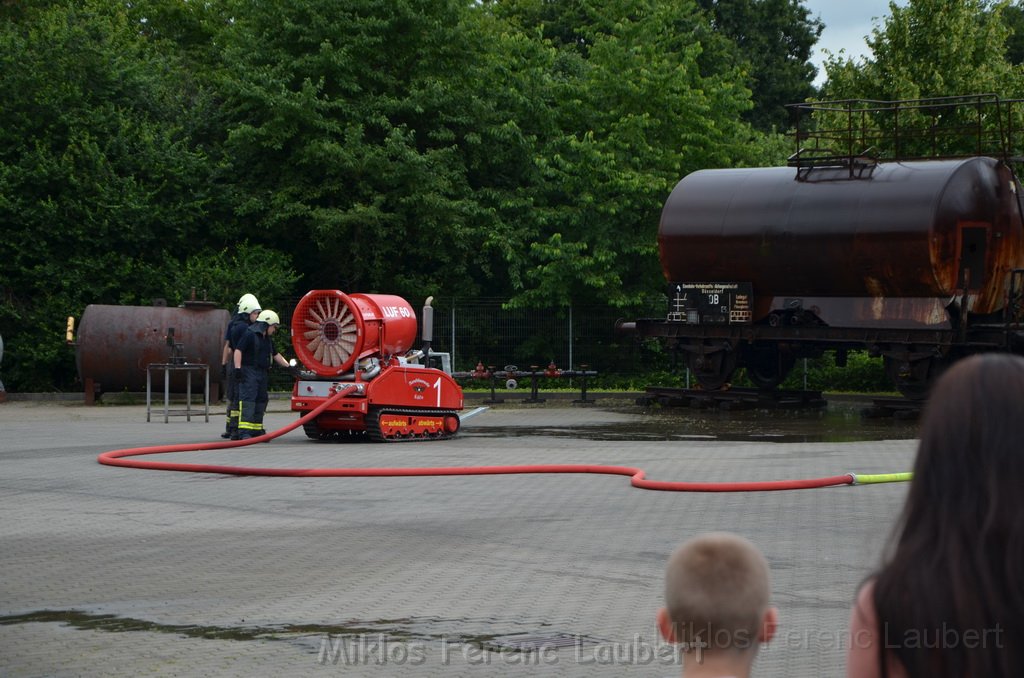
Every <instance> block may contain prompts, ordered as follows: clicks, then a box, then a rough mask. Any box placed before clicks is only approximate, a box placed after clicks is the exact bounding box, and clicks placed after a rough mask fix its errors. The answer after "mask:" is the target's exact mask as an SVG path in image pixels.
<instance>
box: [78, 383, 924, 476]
mask: <svg viewBox="0 0 1024 678" xmlns="http://www.w3.org/2000/svg"><path fill="white" fill-rule="evenodd" d="M354 390H355V386H346V387H345V388H342V389H341V390H339V391H338V392H337V393H336V394H335V395H333V396H331V397H330V398H329V399H327V400H326V401H325V402H324V403H323V404H322V405H320V406H319V407H317V408H316V409H314V410H312V411H311V412H309V413H308V414H306V415H304V416H303V417H301V418H299V419H297V420H295V421H294V422H292V423H291V424H288V425H287V426H285V427H284V428H281V429H278V430H277V431H272V432H270V433H267V434H265V435H262V436H259V437H258V438H250V439H248V440H232V441H226V442H216V443H187V444H181V445H157V446H155V447H134V448H127V449H123V450H111V451H109V452H104V453H103V454H101V455H99V457H97V459H96V460H97V461H98V462H99V463H101V464H106V465H108V466H124V467H127V468H141V469H151V470H158V471H185V472H190V473H221V474H225V475H237V476H284V477H291V478H296V477H301V478H327V477H333V478H367V477H377V478H379V477H397V476H475V475H510V474H514V473H604V474H608V475H619V476H630V484H631V485H632V486H633V487H637V488H640V489H644V490H662V491H667V492H765V491H771V490H805V489H812V488H818V487H833V486H838V485H854V484H857V482H858V478H857V476H856V475H855V474H853V473H844V474H843V475H838V476H829V477H826V478H808V479H803V480H765V481H750V482H732V483H693V482H670V481H658V480H647V479H646V478H644V475H645V474H644V471H643V469H639V468H635V467H632V466H604V465H599V464H540V465H529V466H442V467H437V468H263V467H252V466H218V465H215V464H176V463H171V462H165V461H142V460H138V459H126V458H125V457H138V456H143V455H147V454H166V453H169V452H192V451H201V450H222V449H226V448H232V447H241V446H244V445H252V444H255V443H263V442H267V441H270V440H273V439H274V438H277V437H278V436H282V435H284V434H285V433H288V432H289V431H292V430H294V429H296V428H298V427H299V426H300V425H301V424H302V423H304V422H306V421H308V420H310V419H313V418H315V417H316V416H317V415H318V414H320V412H321V411H323V410H324V409H326V408H327V407H329V406H330V405H331V404H332V403H334V401H336V400H339V399H340V398H344V397H345V396H346V395H348V394H349V393H351V392H352V391H354ZM889 475H891V476H892V478H886V477H883V476H871V478H874V480H873V481H872V482H876V483H877V482H895V481H901V480H908V479H909V477H908V474H889ZM897 476H898V477H897ZM880 478H885V479H880Z"/></svg>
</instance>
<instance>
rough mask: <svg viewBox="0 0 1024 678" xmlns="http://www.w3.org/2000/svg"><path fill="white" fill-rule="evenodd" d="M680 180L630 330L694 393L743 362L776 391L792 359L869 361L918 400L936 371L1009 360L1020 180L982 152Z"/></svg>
mask: <svg viewBox="0 0 1024 678" xmlns="http://www.w3.org/2000/svg"><path fill="white" fill-rule="evenodd" d="M844 160H845V162H838V163H828V164H826V165H824V166H813V167H810V168H807V167H805V168H799V167H797V168H794V167H774V168H755V169H723V170H703V171H698V172H694V173H692V174H690V175H688V176H686V177H685V178H683V179H682V180H681V181H680V182H679V183H678V184H677V185H676V187H675V189H674V190H673V191H672V193H671V195H670V196H669V197H668V199H667V201H666V203H665V205H664V209H663V211H662V215H661V221H660V225H659V230H658V245H659V253H660V259H661V265H662V269H663V272H664V275H665V278H666V281H667V282H668V294H669V309H668V313H667V315H666V317H665V318H664V319H642V320H638V321H636V323H635V325H634V327H633V329H635V330H636V332H637V333H638V334H639V335H640V336H641V337H658V338H661V339H663V340H665V341H666V342H667V343H668V345H669V346H670V347H671V348H673V349H675V350H678V351H680V352H681V353H682V354H683V355H684V357H685V361H686V364H687V366H688V367H689V369H690V370H691V371H692V372H693V373H694V375H695V377H696V379H697V381H698V382H699V383H700V384H701V386H702V387H703V388H705V389H708V390H715V389H720V388H722V387H723V386H725V385H726V384H727V383H728V382H729V381H730V379H732V377H733V374H734V372H735V371H736V370H737V369H740V368H745V369H746V372H747V374H748V376H749V378H750V380H751V381H752V382H753V383H754V384H755V385H757V386H758V387H760V388H763V389H771V388H774V387H775V386H777V385H778V384H779V383H781V382H782V380H783V379H784V378H785V377H786V375H787V373H788V372H789V371H790V370H791V369H792V367H793V366H794V364H795V361H796V360H797V359H798V358H800V357H815V356H819V355H821V354H822V353H823V352H825V351H828V350H832V351H835V352H836V357H837V361H836V362H837V364H840V365H842V364H844V363H845V356H846V352H847V351H849V350H856V349H866V350H868V351H870V352H871V354H873V355H876V356H881V357H882V358H883V359H884V361H885V366H886V370H887V372H888V374H889V376H890V377H891V378H892V379H893V381H894V383H895V385H896V386H897V388H898V389H899V390H900V391H901V392H902V393H903V394H904V395H905V396H907V397H909V398H915V399H920V398H924V397H925V396H926V395H927V391H928V387H929V385H930V383H931V382H932V381H933V379H934V378H935V376H937V375H938V374H939V373H940V372H941V371H942V370H943V369H944V368H945V367H946V366H948V365H949V364H950V363H951V362H953V361H955V360H957V359H959V358H961V357H963V356H965V355H968V354H971V353H976V352H983V351H993V350H1003V351H1014V352H1021V350H1022V348H1024V341H1022V337H1024V334H1022V326H1021V324H1020V317H1019V307H1020V304H1019V298H1020V291H1021V271H1020V270H1019V269H1020V268H1021V267H1022V266H1024V224H1022V220H1021V209H1020V199H1021V196H1020V191H1021V186H1020V184H1019V182H1018V181H1017V179H1016V177H1015V175H1014V173H1013V171H1012V170H1011V168H1010V167H1009V166H1008V165H1007V164H1005V163H1004V162H1002V161H1000V160H998V159H996V158H993V157H969V158H959V159H945V160H942V159H931V160H919V161H906V162H864V163H862V164H857V162H856V161H855V159H853V158H849V159H844Z"/></svg>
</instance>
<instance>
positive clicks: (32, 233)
mask: <svg viewBox="0 0 1024 678" xmlns="http://www.w3.org/2000/svg"><path fill="white" fill-rule="evenodd" d="M20 10H21V11H20V12H19V13H18V15H17V16H13V17H9V18H8V19H7V20H4V21H3V22H0V88H2V89H3V91H4V96H3V98H2V100H0V119H3V121H4V124H3V125H2V126H0V231H2V232H3V238H0V261H3V262H4V266H2V267H0V328H2V330H0V331H3V333H4V338H5V342H6V345H7V358H8V359H7V360H6V361H5V367H4V373H5V376H6V377H7V381H8V384H9V385H10V386H11V387H12V388H15V389H25V388H40V387H48V386H50V385H52V384H68V383H70V381H71V379H72V375H73V367H72V366H73V360H72V355H71V352H70V351H69V350H68V348H67V347H66V346H64V343H63V340H64V325H65V318H66V317H67V316H69V315H78V314H79V313H81V311H82V310H83V309H84V307H85V306H86V305H87V304H89V303H134V302H137V301H139V300H148V299H150V298H152V297H155V296H162V297H173V296H174V294H172V293H171V292H172V291H171V290H167V289H166V280H167V278H168V277H169V276H168V274H169V272H170V271H173V270H175V269H176V268H177V267H178V266H179V265H180V262H181V261H182V260H183V259H184V254H185V253H186V252H187V251H189V249H190V248H191V247H192V246H193V245H194V243H196V242H201V241H202V239H203V237H204V234H205V232H206V229H205V228H204V226H205V225H204V218H203V216H204V210H205V208H206V205H207V204H208V202H209V200H210V193H209V191H208V190H206V186H207V182H206V181H205V178H206V176H207V174H208V172H207V165H206V162H205V156H204V154H203V152H202V151H201V150H200V149H197V148H196V147H195V146H194V145H193V144H192V143H191V140H190V138H189V132H188V127H187V125H186V124H184V123H183V119H187V116H183V115H182V111H184V110H186V109H188V108H189V106H190V104H191V103H193V102H192V101H191V100H189V99H186V98H185V97H184V92H183V90H182V88H181V87H180V82H179V81H177V80H176V78H175V73H176V65H175V61H174V58H173V55H168V54H165V53H162V52H160V51H158V50H155V49H153V48H152V45H151V44H150V43H149V42H148V41H147V40H146V38H145V37H144V36H142V35H141V34H140V32H139V25H138V23H137V22H136V20H135V19H134V18H133V17H132V16H130V14H129V12H128V11H127V10H126V3H118V2H111V1H102V0H84V1H82V2H67V3H62V2H51V3H36V4H33V5H26V6H25V7H22V8H20Z"/></svg>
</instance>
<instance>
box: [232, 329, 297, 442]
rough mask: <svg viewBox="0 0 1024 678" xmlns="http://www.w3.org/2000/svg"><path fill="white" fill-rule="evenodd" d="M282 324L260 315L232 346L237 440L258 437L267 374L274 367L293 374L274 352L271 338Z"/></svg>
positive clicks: (265, 401) (261, 429)
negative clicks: (238, 408) (236, 393)
mask: <svg viewBox="0 0 1024 678" xmlns="http://www.w3.org/2000/svg"><path fill="white" fill-rule="evenodd" d="M280 324H281V320H280V318H278V317H277V313H274V312H273V311H270V310H264V311H260V313H259V315H258V316H257V317H256V322H254V323H253V324H252V325H250V326H249V328H248V329H247V330H246V331H245V332H243V333H242V336H241V338H240V339H239V340H238V344H237V345H236V346H235V354H234V358H235V362H234V364H235V370H234V371H235V380H236V381H237V382H238V399H239V401H240V405H241V414H240V416H239V418H238V440H246V439H248V438H255V437H257V436H261V435H263V434H264V433H266V431H265V430H264V429H263V415H264V414H265V413H266V411H267V401H268V400H269V395H268V394H267V376H268V375H267V371H268V370H269V369H270V366H271V365H272V364H273V363H277V364H278V365H280V366H281V367H284V368H285V369H288V370H290V371H292V372H295V370H294V369H293V368H292V367H291V366H290V365H289V364H288V361H287V360H285V359H284V356H283V355H281V354H280V353H278V352H277V349H275V348H274V342H273V339H272V337H273V336H274V333H275V332H276V331H277V328H278V326H279V325H280Z"/></svg>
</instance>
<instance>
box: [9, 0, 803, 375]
mask: <svg viewBox="0 0 1024 678" xmlns="http://www.w3.org/2000/svg"><path fill="white" fill-rule="evenodd" d="M776 1H777V0H761V2H763V3H765V4H766V6H767V5H768V4H771V3H773V2H776ZM787 2H788V0H787ZM755 4H758V3H756V2H755ZM787 6H788V7H790V8H791V9H792V8H794V7H795V6H796V5H794V4H793V3H791V2H789V3H788V5H787ZM552 13H553V14H552ZM787 16H789V15H787ZM793 16H794V17H796V16H797V15H796V14H794V15H793ZM773 25H774V24H773ZM805 28H806V26H804V27H800V26H796V27H794V31H796V32H797V33H799V32H800V31H802V30H804V29H805ZM772 30H775V29H774V28H773V29H772ZM734 37H735V36H733V37H730V38H729V39H726V38H725V37H723V35H722V34H720V33H716V32H715V28H714V26H713V25H712V23H711V22H710V19H709V15H708V14H707V13H706V12H704V11H702V10H701V8H700V7H699V6H698V4H697V2H696V0H683V1H681V2H679V1H677V2H669V1H668V0H642V1H641V2H627V1H626V0H579V1H578V2H571V3H547V2H541V1H540V0H500V1H499V0H491V1H485V2H477V3H469V2H465V1H464V0H437V1H435V0H387V1H385V0H345V1H343V2H338V1H336V0H294V1H293V2H288V3H266V2H258V1H256V0H206V1H204V2H181V1H180V0H133V1H132V2H124V1H123V0H81V1H79V0H75V1H72V0H27V1H25V2H19V3H10V2H7V3H2V4H0V87H3V91H4V93H5V96H4V98H3V99H2V100H0V116H2V119H3V120H4V125H3V127H2V128H0V141H2V143H0V228H2V229H3V236H4V237H3V238H0V260H2V261H3V262H4V266H3V267H0V331H2V332H3V333H4V339H5V341H6V347H7V358H8V359H7V361H6V362H5V365H4V370H5V371H4V376H5V381H6V382H7V384H8V385H9V386H10V387H11V388H15V389H37V388H47V387H48V386H52V385H59V386H61V387H66V386H68V385H70V384H71V383H72V382H73V364H72V363H73V360H72V356H71V352H70V351H69V350H68V348H67V347H66V346H64V344H63V335H64V323H65V320H64V319H65V318H66V317H67V316H69V315H77V314H79V313H80V312H81V311H82V310H83V309H84V307H85V305H87V304H89V303H114V304H138V303H148V301H149V300H150V299H152V298H154V297H164V298H167V299H169V300H181V299H183V298H185V297H187V296H190V290H192V289H193V288H195V289H196V290H197V293H199V294H201V293H202V292H205V293H206V296H208V297H209V298H210V299H212V300H215V301H217V302H219V303H223V304H224V306H225V307H229V306H230V305H231V304H233V303H234V300H235V299H237V297H238V295H239V294H240V292H242V291H252V292H254V293H256V294H258V295H259V296H260V299H261V300H264V298H265V297H266V298H270V299H274V298H277V299H280V300H282V301H283V300H285V299H289V298H292V297H294V296H296V295H298V294H301V293H302V292H303V291H305V289H309V288H313V287H337V288H341V289H345V290H348V291H370V292H373V291H379V292H388V293H395V294H400V295H404V296H411V297H415V298H422V297H423V296H426V295H427V294H448V295H459V296H473V295H487V296H501V297H503V298H511V299H512V304H513V305H517V306H522V307H529V306H534V307H538V306H544V307H549V306H559V305H565V304H567V303H568V301H569V300H570V299H573V300H575V301H577V302H580V303H598V304H604V305H615V306H622V305H626V304H629V303H631V302H633V301H636V300H637V299H639V298H641V297H642V296H644V295H647V294H649V293H650V292H651V290H652V289H657V288H658V287H659V286H660V284H661V281H660V271H659V267H658V263H657V258H656V252H655V231H656V225H657V221H658V214H659V211H660V208H661V204H662V202H663V200H664V197H665V196H666V195H667V194H668V192H669V190H670V189H671V188H672V186H673V185H674V183H675V182H676V181H677V180H678V179H679V178H680V177H681V176H683V175H684V174H686V173H688V172H690V171H693V170H695V169H699V168H703V167H720V166H730V165H752V164H773V163H776V162H778V161H779V160H781V157H782V156H783V155H784V151H783V148H782V145H781V143H780V138H779V137H778V136H777V135H773V134H763V133H761V132H759V131H757V130H756V129H755V128H753V127H751V125H750V124H748V123H747V122H745V121H744V116H747V115H749V113H750V111H751V110H752V103H751V98H750V97H751V95H750V91H749V90H748V86H749V85H750V84H751V82H752V80H751V79H750V77H749V73H748V72H747V71H745V70H744V69H745V68H746V66H745V64H749V63H751V62H752V60H751V59H750V58H749V56H748V57H744V56H743V55H742V54H740V53H739V51H738V50H739V47H737V45H738V42H737V41H736V40H735V39H734ZM793 54H795V55H797V56H796V58H798V59H799V52H798V51H796V52H793ZM804 65H805V66H806V64H804ZM798 70H799V69H797V71H798ZM794 72H795V71H794ZM809 77H810V75H808V80H809Z"/></svg>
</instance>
